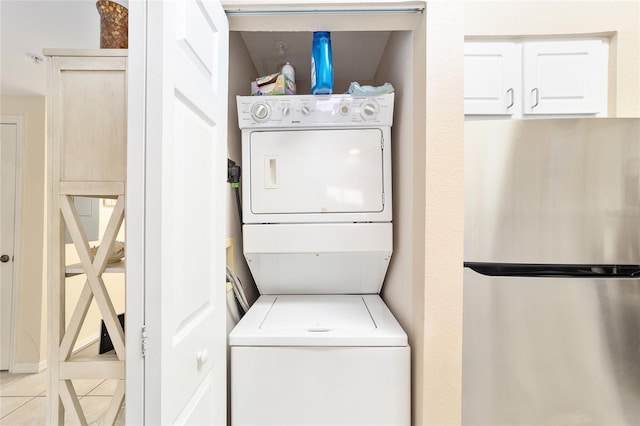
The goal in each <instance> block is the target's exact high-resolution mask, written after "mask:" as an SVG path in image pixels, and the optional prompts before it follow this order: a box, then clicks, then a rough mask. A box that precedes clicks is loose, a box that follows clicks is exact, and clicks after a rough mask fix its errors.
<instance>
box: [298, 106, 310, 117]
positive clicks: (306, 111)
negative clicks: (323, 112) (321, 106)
mask: <svg viewBox="0 0 640 426" xmlns="http://www.w3.org/2000/svg"><path fill="white" fill-rule="evenodd" d="M300 112H301V113H302V115H309V112H310V111H309V107H306V106H303V107H302V108H300Z"/></svg>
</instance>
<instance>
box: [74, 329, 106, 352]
mask: <svg viewBox="0 0 640 426" xmlns="http://www.w3.org/2000/svg"><path fill="white" fill-rule="evenodd" d="M99 341H100V332H98V333H96V334H92V335H90V336H87V337H85V338H84V339H82V340H78V341H77V342H76V345H75V346H74V347H73V353H74V354H75V353H78V352H80V351H81V350H83V349H85V348H88V347H89V346H91V345H93V344H95V343H97V342H99Z"/></svg>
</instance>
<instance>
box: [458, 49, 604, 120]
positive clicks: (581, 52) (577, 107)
mask: <svg viewBox="0 0 640 426" xmlns="http://www.w3.org/2000/svg"><path fill="white" fill-rule="evenodd" d="M607 48H608V46H607V43H606V42H605V41H603V40H599V39H591V40H551V41H467V42H466V43H465V63H464V65H465V76H464V83H465V86H464V93H465V95H464V96H465V99H464V102H465V114H467V115H502V116H510V117H513V118H521V117H523V116H527V115H563V116H567V115H576V114H590V115H606V112H607V53H608V52H607Z"/></svg>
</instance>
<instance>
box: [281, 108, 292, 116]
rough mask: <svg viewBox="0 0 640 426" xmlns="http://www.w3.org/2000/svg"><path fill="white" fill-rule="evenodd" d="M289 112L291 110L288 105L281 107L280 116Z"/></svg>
mask: <svg viewBox="0 0 640 426" xmlns="http://www.w3.org/2000/svg"><path fill="white" fill-rule="evenodd" d="M290 112H291V110H290V109H289V107H288V106H286V107H282V116H283V117H286V116H288V115H289V113H290Z"/></svg>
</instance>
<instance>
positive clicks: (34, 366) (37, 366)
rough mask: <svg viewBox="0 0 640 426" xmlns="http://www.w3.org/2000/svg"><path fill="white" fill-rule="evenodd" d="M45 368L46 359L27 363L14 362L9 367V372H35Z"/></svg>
mask: <svg viewBox="0 0 640 426" xmlns="http://www.w3.org/2000/svg"><path fill="white" fill-rule="evenodd" d="M46 368H47V360H44V361H40V362H33V363H31V362H28V363H20V364H14V365H13V368H12V369H11V373H13V374H35V373H40V372H41V371H44V370H45V369H46Z"/></svg>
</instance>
